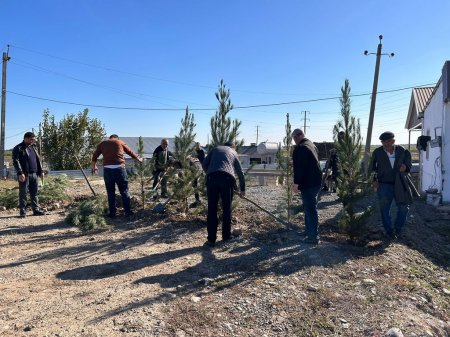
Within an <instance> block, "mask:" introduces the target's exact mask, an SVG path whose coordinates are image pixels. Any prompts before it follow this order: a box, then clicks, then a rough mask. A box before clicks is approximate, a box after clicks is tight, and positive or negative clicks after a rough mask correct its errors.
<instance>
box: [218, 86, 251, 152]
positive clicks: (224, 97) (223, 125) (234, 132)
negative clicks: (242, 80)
mask: <svg viewBox="0 0 450 337" xmlns="http://www.w3.org/2000/svg"><path fill="white" fill-rule="evenodd" d="M216 99H217V100H218V101H219V107H218V108H217V110H216V114H215V116H214V117H212V118H211V123H210V124H211V138H212V140H211V144H210V147H215V146H217V145H223V144H224V143H226V142H232V143H234V144H235V146H236V150H237V149H238V148H239V147H241V146H242V145H243V144H244V140H243V139H241V140H238V139H237V138H238V136H239V127H240V126H241V121H239V120H237V119H235V120H233V121H231V118H230V117H228V116H227V115H228V113H229V112H230V111H231V110H232V109H233V104H231V99H230V89H227V88H226V85H225V84H224V82H223V80H221V81H220V85H219V87H218V90H217V92H216Z"/></svg>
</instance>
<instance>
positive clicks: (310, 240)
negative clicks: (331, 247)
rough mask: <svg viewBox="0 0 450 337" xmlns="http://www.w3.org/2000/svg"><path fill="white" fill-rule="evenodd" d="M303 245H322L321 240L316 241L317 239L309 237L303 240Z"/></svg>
mask: <svg viewBox="0 0 450 337" xmlns="http://www.w3.org/2000/svg"><path fill="white" fill-rule="evenodd" d="M303 243H309V244H312V245H318V244H319V243H320V240H319V239H316V238H311V237H309V236H307V237H306V238H305V239H304V240H303Z"/></svg>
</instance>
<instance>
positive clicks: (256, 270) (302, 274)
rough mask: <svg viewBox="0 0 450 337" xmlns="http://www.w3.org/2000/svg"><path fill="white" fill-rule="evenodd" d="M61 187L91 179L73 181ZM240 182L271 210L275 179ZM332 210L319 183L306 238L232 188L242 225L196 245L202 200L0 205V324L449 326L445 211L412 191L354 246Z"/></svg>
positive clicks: (99, 329)
mask: <svg viewBox="0 0 450 337" xmlns="http://www.w3.org/2000/svg"><path fill="white" fill-rule="evenodd" d="M131 190H132V191H133V190H136V191H137V188H136V189H134V188H133V186H132V189H131ZM69 191H70V192H69V193H70V194H71V195H72V196H73V197H74V200H80V199H82V198H83V196H87V195H89V193H91V192H90V191H89V189H88V188H87V187H86V186H84V185H83V183H82V182H79V183H73V182H72V184H71V187H70V189H69ZM96 191H98V192H99V193H104V187H103V186H101V184H100V183H99V184H98V186H97V185H96ZM247 195H248V196H249V197H250V198H252V199H253V200H255V201H257V203H258V204H259V205H261V206H262V207H265V208H267V209H269V210H270V211H274V212H276V211H277V210H279V205H280V204H282V203H283V200H284V199H283V198H284V197H283V195H284V192H283V190H282V188H280V187H275V186H263V187H259V186H258V187H256V186H254V187H250V188H249V189H248V192H247ZM367 202H368V203H373V202H374V200H373V199H370V198H369V199H368V200H367ZM296 203H297V204H296V207H297V208H296V209H298V210H301V207H300V205H299V204H298V201H296ZM340 210H341V205H340V203H339V200H337V198H336V195H335V194H331V193H330V194H326V195H324V197H323V198H322V201H321V203H320V210H319V219H320V226H321V227H320V228H321V233H322V243H321V244H320V245H318V246H313V245H308V244H305V243H303V242H302V237H301V235H300V232H301V230H302V224H303V215H302V213H301V212H297V213H296V214H295V215H293V219H292V220H291V222H292V225H291V226H285V225H283V224H278V223H276V222H274V220H273V219H272V218H270V217H268V216H267V215H265V214H264V213H261V212H260V211H259V210H258V209H257V208H256V207H255V206H253V205H251V204H249V203H247V202H245V201H244V200H240V202H239V206H238V207H237V209H236V210H235V213H234V220H235V222H234V224H233V228H235V229H238V230H237V231H236V233H237V234H240V235H239V236H237V237H235V238H234V239H233V240H232V241H231V242H227V243H226V244H222V243H219V244H217V246H216V247H215V248H214V249H204V248H203V247H202V244H203V242H204V241H205V238H206V218H205V216H204V214H203V213H202V212H199V214H197V215H192V214H179V213H177V211H176V205H172V206H170V208H169V212H168V214H165V215H161V214H153V213H152V212H151V205H149V206H148V207H147V210H145V211H138V212H136V214H135V215H134V216H133V217H132V218H125V217H118V218H116V219H114V220H113V221H111V220H110V223H109V224H110V226H109V227H108V228H107V229H106V230H101V231H95V232H93V233H89V234H82V233H81V232H80V231H79V230H78V229H76V228H73V227H69V226H68V225H67V224H66V222H65V221H64V219H65V215H66V209H65V208H61V209H54V210H52V211H50V212H49V214H48V215H46V216H42V217H27V218H25V219H19V218H17V217H16V213H15V212H13V211H3V212H1V213H0V303H1V307H0V335H2V336H86V337H87V336H178V337H182V336H260V337H262V336H372V337H375V336H384V335H385V334H386V333H387V332H388V331H389V330H390V329H392V328H397V329H399V330H401V331H402V333H403V334H404V335H405V336H449V334H450V328H449V319H450V318H449V315H448V312H449V309H450V281H449V276H450V275H449V261H450V212H449V211H448V210H447V209H445V208H441V209H436V208H432V207H430V206H428V205H426V204H425V203H424V202H423V201H422V200H417V201H416V202H415V204H414V205H413V206H412V208H411V213H410V215H409V217H408V223H407V226H406V228H405V233H404V236H403V237H402V238H401V239H400V240H398V241H394V242H389V241H386V240H384V238H383V235H382V234H383V232H382V228H381V225H380V223H379V216H378V214H377V212H375V213H374V215H373V217H372V218H371V220H370V236H369V237H368V241H367V242H366V244H365V245H363V246H355V245H352V244H350V243H349V242H348V240H347V238H346V237H345V236H344V235H342V234H340V233H339V232H338V229H337V220H338V218H339V215H340ZM219 235H220V234H219ZM391 331H392V330H391Z"/></svg>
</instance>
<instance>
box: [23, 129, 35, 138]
mask: <svg viewBox="0 0 450 337" xmlns="http://www.w3.org/2000/svg"><path fill="white" fill-rule="evenodd" d="M33 137H36V135H35V134H34V133H33V132H31V131H28V132H25V134H24V135H23V138H33Z"/></svg>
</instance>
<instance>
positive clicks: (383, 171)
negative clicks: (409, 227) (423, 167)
mask: <svg viewBox="0 0 450 337" xmlns="http://www.w3.org/2000/svg"><path fill="white" fill-rule="evenodd" d="M394 151H395V161H394V167H392V166H391V163H390V161H389V158H388V156H387V154H386V151H384V149H383V147H382V146H380V147H378V148H376V149H375V150H374V151H373V153H372V171H374V172H375V175H374V180H375V181H378V182H379V183H382V184H393V185H394V198H395V202H396V203H397V204H408V205H409V204H411V203H412V200H413V194H412V189H411V186H410V184H411V179H410V177H408V176H409V174H410V173H409V172H410V171H411V166H412V163H411V153H410V152H409V151H408V150H406V149H405V148H403V147H402V146H400V145H396V146H395V150H394ZM402 164H405V166H406V171H405V172H400V170H399V169H400V166H401V165H402Z"/></svg>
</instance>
